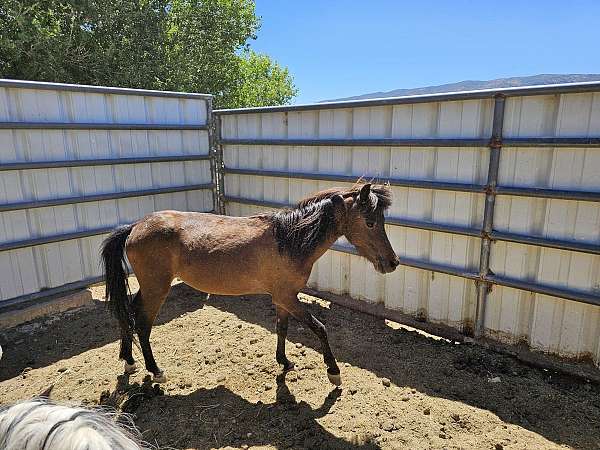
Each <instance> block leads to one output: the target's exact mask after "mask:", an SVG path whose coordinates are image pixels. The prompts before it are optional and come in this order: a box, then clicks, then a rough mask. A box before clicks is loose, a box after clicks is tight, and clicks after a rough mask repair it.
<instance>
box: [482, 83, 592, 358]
mask: <svg viewBox="0 0 600 450" xmlns="http://www.w3.org/2000/svg"><path fill="white" fill-rule="evenodd" d="M504 136H506V137H507V138H511V137H541V136H556V137H597V136H600V93H582V94H569V95H544V96H533V97H515V98H508V99H507V102H506V111H505V119H504ZM499 183H500V184H502V185H519V186H536V187H546V188H553V189H569V188H570V189H576V190H592V191H598V190H600V149H597V148H585V147H584V148H541V147H538V148H536V147H531V148H523V147H509V148H503V149H502V158H501V164H500V173H499ZM494 228H495V229H497V230H503V231H513V232H520V233H527V234H531V235H538V236H539V235H541V236H544V237H548V238H563V239H564V238H567V239H571V240H575V241H582V242H589V243H595V244H597V245H600V204H599V203H598V202H587V201H573V200H558V199H544V198H527V197H512V196H499V197H498V198H497V200H496V211H495V217H494ZM491 268H492V270H493V271H494V272H495V273H496V274H498V275H510V276H512V277H515V278H523V279H529V280H534V281H537V282H543V283H548V284H558V285H561V286H568V287H571V288H578V289H581V290H585V291H593V292H596V293H598V292H600V256H598V255H591V254H584V253H579V252H573V251H565V250H557V249H552V248H542V247H536V246H531V245H523V244H516V243H507V242H497V243H495V244H494V247H493V250H492V258H491ZM485 324H486V329H487V331H488V333H490V334H492V335H493V336H495V337H497V338H500V339H502V340H506V341H508V342H513V343H516V342H518V341H525V342H528V343H529V344H530V345H531V346H532V347H533V348H535V349H540V350H543V351H547V352H551V353H556V354H559V355H561V356H564V357H569V358H575V357H589V358H590V359H593V360H594V361H596V363H599V362H600V308H599V307H597V306H592V305H586V304H583V303H578V302H573V301H569V300H563V299H558V298H555V297H550V296H547V295H541V294H533V293H528V292H525V291H520V290H516V289H512V288H507V287H502V286H496V287H494V290H493V291H492V293H491V295H490V296H489V298H488V305H487V309H486V317H485Z"/></svg>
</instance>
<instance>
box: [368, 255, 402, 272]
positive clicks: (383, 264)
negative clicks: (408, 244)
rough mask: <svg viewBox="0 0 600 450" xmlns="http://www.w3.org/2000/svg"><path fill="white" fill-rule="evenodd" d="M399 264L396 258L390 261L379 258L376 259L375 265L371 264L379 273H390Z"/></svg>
mask: <svg viewBox="0 0 600 450" xmlns="http://www.w3.org/2000/svg"><path fill="white" fill-rule="evenodd" d="M399 264H400V259H398V257H397V256H394V257H393V258H392V259H386V258H383V257H381V256H378V257H377V264H373V265H374V266H375V270H377V272H379V273H383V274H386V273H392V272H393V271H394V270H396V267H398V265H399Z"/></svg>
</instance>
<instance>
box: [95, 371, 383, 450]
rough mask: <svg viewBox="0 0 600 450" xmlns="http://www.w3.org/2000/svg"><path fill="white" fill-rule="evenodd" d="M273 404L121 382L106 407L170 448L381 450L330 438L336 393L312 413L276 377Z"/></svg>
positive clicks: (363, 441)
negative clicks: (328, 422)
mask: <svg viewBox="0 0 600 450" xmlns="http://www.w3.org/2000/svg"><path fill="white" fill-rule="evenodd" d="M276 381H277V391H276V399H275V401H274V402H273V403H263V402H261V401H258V402H256V403H253V402H251V401H249V400H247V399H245V398H243V397H241V396H239V395H237V394H236V393H234V392H233V391H231V390H230V389H228V388H226V387H224V386H222V385H219V386H216V387H214V388H211V389H205V388H201V389H197V390H195V391H193V392H191V393H189V394H184V395H170V394H169V395H163V392H162V389H161V388H160V387H159V386H158V385H156V384H154V385H152V383H151V381H150V378H149V377H147V378H146V379H145V380H144V382H143V383H142V385H140V384H139V383H134V384H133V385H131V384H129V377H128V376H127V375H122V376H119V377H118V380H117V386H116V388H115V390H114V391H113V392H111V393H106V395H105V398H104V400H103V402H102V403H103V404H105V405H109V406H112V407H115V408H120V409H121V410H123V411H125V412H128V413H131V414H133V415H134V417H135V424H136V426H137V428H138V429H139V430H140V432H141V433H142V436H143V438H144V440H146V441H147V442H151V443H154V444H157V445H158V446H160V447H161V448H162V447H168V448H195V449H208V448H215V447H218V448H221V447H236V448H239V447H242V446H243V445H246V446H250V447H252V446H264V445H274V446H276V447H278V448H285V447H287V448H307V449H308V448H310V449H314V448H320V449H350V450H352V449H355V450H359V449H361V450H371V449H379V448H380V447H379V446H378V445H377V444H376V443H375V442H373V441H372V440H371V438H369V437H359V438H358V439H354V442H353V441H352V439H350V440H348V439H345V438H343V437H338V436H335V435H333V434H332V433H330V432H328V431H327V430H326V429H325V428H323V426H321V425H320V424H319V423H318V421H317V419H320V418H322V417H324V416H325V415H327V414H329V413H330V412H331V408H332V406H333V405H334V404H335V403H336V400H337V399H338V398H339V396H340V395H341V391H340V390H339V389H333V390H332V391H331V392H330V393H329V395H327V397H326V398H325V399H324V401H323V404H322V405H321V406H319V407H318V408H315V409H313V408H312V407H311V406H310V405H308V404H307V403H306V402H304V401H300V402H298V401H297V400H296V397H295V396H294V394H293V393H292V392H291V391H290V389H289V388H288V386H287V383H286V374H285V373H281V374H279V375H277V378H276Z"/></svg>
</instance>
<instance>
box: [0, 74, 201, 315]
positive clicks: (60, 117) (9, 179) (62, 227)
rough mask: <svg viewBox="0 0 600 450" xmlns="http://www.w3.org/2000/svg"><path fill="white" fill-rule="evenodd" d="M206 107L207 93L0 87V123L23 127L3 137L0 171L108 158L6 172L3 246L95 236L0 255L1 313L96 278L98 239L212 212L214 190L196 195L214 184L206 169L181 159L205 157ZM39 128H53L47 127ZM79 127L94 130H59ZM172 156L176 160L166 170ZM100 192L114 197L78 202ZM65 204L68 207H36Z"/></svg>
mask: <svg viewBox="0 0 600 450" xmlns="http://www.w3.org/2000/svg"><path fill="white" fill-rule="evenodd" d="M209 102H210V97H209V96H201V95H198V96H194V95H180V94H172V95H170V94H169V93H155V92H149V91H135V90H126V89H111V88H97V87H93V88H92V87H85V86H68V85H56V84H50V83H30V82H15V81H10V80H6V81H5V80H2V81H0V122H1V123H3V124H11V125H10V126H11V127H12V126H13V125H12V124H14V123H17V125H15V128H12V129H11V128H4V127H2V129H0V143H1V146H0V165H2V164H9V163H19V162H42V161H45V162H52V161H73V160H94V159H96V160H97V159H106V160H107V163H106V164H105V165H90V166H80V167H60V166H58V167H50V168H38V169H23V170H2V171H0V211H1V210H2V206H6V205H8V204H10V205H11V207H10V209H11V210H7V211H3V212H0V247H1V246H3V245H5V246H6V245H8V244H11V243H12V244H14V243H23V242H25V243H27V242H29V241H30V240H33V239H40V238H44V237H53V236H58V237H59V238H60V237H61V236H62V237H63V238H64V237H68V234H69V233H81V232H89V233H91V234H92V235H91V236H87V237H82V238H77V239H63V238H61V240H59V241H57V242H52V243H47V244H42V245H34V246H21V247H19V248H14V249H12V250H6V251H0V273H1V274H2V278H1V281H2V282H1V284H0V306H3V305H7V304H8V303H13V302H16V301H19V300H20V299H26V298H27V296H28V295H31V294H36V293H40V292H42V291H44V290H47V289H51V288H56V287H60V286H63V285H66V284H69V283H74V282H80V281H81V280H87V279H89V280H92V279H96V278H97V277H98V276H99V275H100V274H101V271H100V266H99V260H98V250H99V245H100V243H101V241H102V239H103V237H104V236H105V235H106V233H101V234H94V233H96V232H97V231H102V230H106V229H108V228H111V227H114V226H117V225H119V224H125V223H131V222H133V221H135V220H137V219H139V218H141V217H143V216H144V215H146V214H148V213H150V212H153V211H156V210H162V209H179V210H196V211H208V210H211V209H212V194H211V190H210V188H209V189H206V188H203V189H200V188H198V187H199V186H202V187H204V186H205V185H207V184H210V183H211V173H210V164H209V161H208V160H200V159H195V160H189V161H188V160H182V157H184V158H185V157H186V156H194V157H196V156H197V155H208V154H209V144H208V130H207V129H206V124H207V119H208V111H209ZM40 123H41V124H53V125H52V126H51V127H50V128H44V127H43V125H40V126H38V125H37V124H40ZM81 123H85V124H88V125H86V128H84V129H78V128H76V127H74V126H73V127H69V128H70V129H66V128H65V127H64V126H62V125H61V124H81ZM57 124H58V125H57ZM105 124H118V125H119V126H118V127H112V128H114V129H103V128H111V127H110V126H108V127H107V126H105ZM164 125H169V126H168V127H164ZM7 126H8V125H7ZM153 127H154V128H153ZM161 127H163V128H165V129H160V128H161ZM128 128H130V129H128ZM178 128H181V129H178ZM158 156H160V157H162V159H161V162H141V163H133V164H123V165H121V164H119V159H120V158H135V157H158ZM169 156H174V157H177V158H179V160H176V161H172V162H170V161H168V157H169ZM190 186H196V187H197V188H196V189H194V190H190V189H191V188H190ZM174 188H179V189H174ZM146 190H154V192H157V193H155V194H153V195H145V194H144V193H143V192H140V193H138V194H139V195H136V196H133V197H128V198H115V199H110V197H111V196H112V194H114V195H115V196H119V195H120V196H121V197H123V194H127V192H131V191H146ZM160 192H165V193H160ZM98 194H108V195H107V197H109V199H105V200H99V201H85V202H82V201H81V200H84V199H85V197H89V196H94V195H98ZM61 199H72V201H71V200H70V201H69V203H67V204H60V205H58V206H48V207H39V206H40V205H43V204H44V202H50V203H52V202H54V201H56V200H61ZM63 203H64V202H63ZM8 300H10V302H9V301H8Z"/></svg>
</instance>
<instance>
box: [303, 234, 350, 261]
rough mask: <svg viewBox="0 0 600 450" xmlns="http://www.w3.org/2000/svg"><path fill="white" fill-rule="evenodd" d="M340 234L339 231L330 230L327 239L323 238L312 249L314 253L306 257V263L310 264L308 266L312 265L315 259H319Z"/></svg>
mask: <svg viewBox="0 0 600 450" xmlns="http://www.w3.org/2000/svg"><path fill="white" fill-rule="evenodd" d="M341 236H342V234H341V233H339V232H337V231H336V232H332V233H330V235H329V236H328V237H327V239H325V240H324V241H323V242H322V243H321V244H320V245H319V246H318V247H317V248H316V250H315V251H314V253H313V254H312V255H311V256H310V257H309V258H307V260H306V261H307V263H308V264H310V266H311V267H312V265H313V264H314V263H315V262H316V261H317V259H319V258H320V257H321V256H323V255H324V254H325V252H326V251H327V250H329V248H330V247H331V246H332V245H333V244H334V243H335V241H337V240H338V239H339V238H340V237H341Z"/></svg>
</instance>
